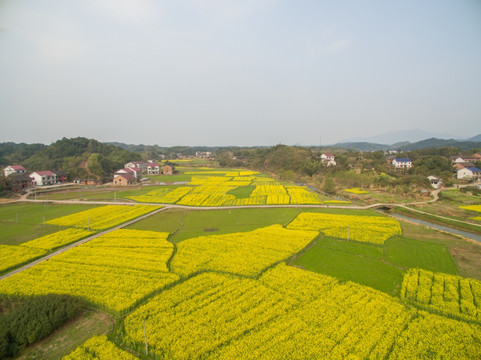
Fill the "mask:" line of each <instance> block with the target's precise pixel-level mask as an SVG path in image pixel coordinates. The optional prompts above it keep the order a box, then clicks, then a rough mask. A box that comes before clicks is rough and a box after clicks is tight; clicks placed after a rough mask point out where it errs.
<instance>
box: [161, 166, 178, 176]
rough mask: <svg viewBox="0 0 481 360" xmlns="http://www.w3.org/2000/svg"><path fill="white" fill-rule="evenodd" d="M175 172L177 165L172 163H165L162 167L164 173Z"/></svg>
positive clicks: (171, 173) (170, 173)
mask: <svg viewBox="0 0 481 360" xmlns="http://www.w3.org/2000/svg"><path fill="white" fill-rule="evenodd" d="M174 172H175V166H172V165H164V167H163V168H162V174H164V175H173V174H174Z"/></svg>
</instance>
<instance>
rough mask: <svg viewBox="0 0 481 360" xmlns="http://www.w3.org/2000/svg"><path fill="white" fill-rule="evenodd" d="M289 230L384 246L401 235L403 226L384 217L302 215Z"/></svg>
mask: <svg viewBox="0 0 481 360" xmlns="http://www.w3.org/2000/svg"><path fill="white" fill-rule="evenodd" d="M287 228H288V229H301V230H317V231H322V232H323V233H324V234H325V235H327V236H332V237H336V238H340V239H348V238H349V239H350V240H356V241H363V242H370V243H374V244H384V242H385V241H386V240H387V239H388V238H390V237H391V236H393V235H396V234H401V226H400V225H399V223H398V222H397V221H396V220H394V219H391V218H388V217H383V216H359V215H337V214H323V213H308V212H304V213H300V214H299V215H298V216H297V217H296V218H295V219H294V220H293V221H292V222H291V223H290V224H289V225H288V226H287Z"/></svg>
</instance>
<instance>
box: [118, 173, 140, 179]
mask: <svg viewBox="0 0 481 360" xmlns="http://www.w3.org/2000/svg"><path fill="white" fill-rule="evenodd" d="M115 177H123V178H124V179H127V180H128V179H135V176H134V174H132V173H127V174H120V175H117V176H115Z"/></svg>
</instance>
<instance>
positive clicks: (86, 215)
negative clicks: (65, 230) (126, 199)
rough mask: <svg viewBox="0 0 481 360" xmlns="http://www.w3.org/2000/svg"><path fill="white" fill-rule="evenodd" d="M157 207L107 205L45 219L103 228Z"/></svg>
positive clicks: (69, 225)
mask: <svg viewBox="0 0 481 360" xmlns="http://www.w3.org/2000/svg"><path fill="white" fill-rule="evenodd" d="M156 209H159V207H153V206H147V205H135V206H129V205H107V206H101V207H97V208H93V209H89V210H85V211H81V212H78V213H75V214H71V215H67V216H63V217H60V218H56V219H53V220H49V221H47V224H51V225H58V226H66V227H77V228H83V229H87V228H88V229H91V230H105V229H108V228H111V227H113V226H115V225H119V224H122V223H124V222H126V221H128V220H132V219H135V218H136V217H139V216H141V215H144V214H147V213H149V212H151V211H153V210H156Z"/></svg>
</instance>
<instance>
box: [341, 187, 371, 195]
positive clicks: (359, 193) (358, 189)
mask: <svg viewBox="0 0 481 360" xmlns="http://www.w3.org/2000/svg"><path fill="white" fill-rule="evenodd" d="M344 191H346V192H349V193H351V194H357V195H361V194H369V191H366V190H361V189H360V188H351V189H344Z"/></svg>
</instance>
